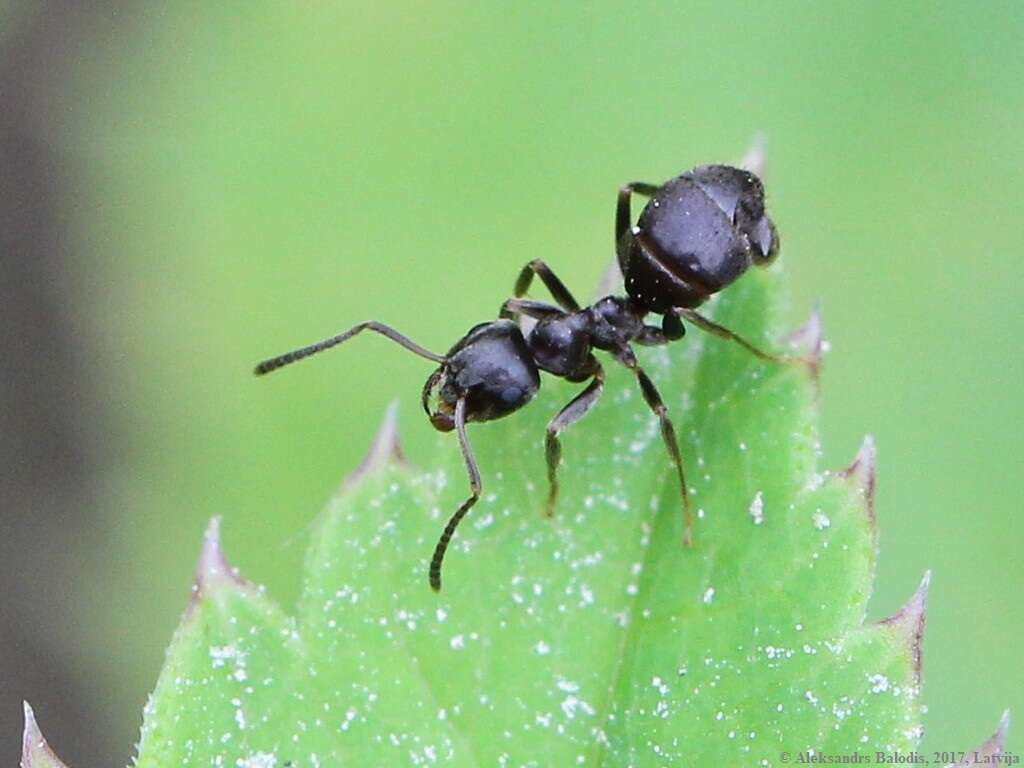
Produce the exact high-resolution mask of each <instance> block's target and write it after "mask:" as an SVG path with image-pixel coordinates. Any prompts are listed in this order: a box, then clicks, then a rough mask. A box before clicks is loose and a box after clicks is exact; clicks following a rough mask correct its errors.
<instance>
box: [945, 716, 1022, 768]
mask: <svg viewBox="0 0 1024 768" xmlns="http://www.w3.org/2000/svg"><path fill="white" fill-rule="evenodd" d="M1009 730H1010V710H1008V709H1007V710H1005V711H1004V712H1003V716H1002V717H1001V718H999V725H998V726H997V727H996V732H995V733H993V734H992V736H991V737H989V740H988V741H986V742H985V743H984V744H982V745H981V746H980V747H978V748H977V749H975V750H973V751H972V752H971V755H970V757H969V758H965V759H964V760H961V761H960V762H959V763H956V764H950V765H948V766H946V768H963V766H968V765H979V764H989V763H991V762H992V761H991V760H987V759H981V760H976V759H975V758H992V757H996V756H997V755H1001V754H1003V750H1004V749H1005V748H1006V733H1007V731H1009Z"/></svg>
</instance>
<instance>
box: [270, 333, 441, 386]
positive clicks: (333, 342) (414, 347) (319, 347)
mask: <svg viewBox="0 0 1024 768" xmlns="http://www.w3.org/2000/svg"><path fill="white" fill-rule="evenodd" d="M366 330H370V331H375V332H376V333H379V334H380V335H381V336H386V337H387V338H389V339H391V340H392V341H393V342H395V343H396V344H399V345H401V346H403V347H405V348H406V349H408V350H409V351H410V352H412V353H413V354H416V355H419V356H420V357H425V358H426V359H427V360H432V361H434V362H435V363H443V362H444V361H445V358H444V357H443V356H441V355H435V354H434V353H433V352H431V351H429V350H427V349H424V348H423V347H421V346H420V345H419V344H417V343H416V342H415V341H413V340H412V339H409V338H407V337H405V336H403V335H402V334H400V333H399V332H398V331H396V330H395V329H394V328H392V327H390V326H387V325H384V324H383V323H378V322H376V321H374V320H370V321H368V322H365V323H359V325H356V326H353V327H352V328H350V329H349V330H347V331H345V332H344V333H341V334H338V335H337V336H332V337H331V338H329V339H324V340H323V341H318V342H317V343H316V344H310V345H309V346H308V347H303V348H302V349H296V350H294V351H293V352H286V353H285V354H283V355H278V356H277V357H272V358H270V359H269V360H264V361H263V362H262V363H260V364H259V365H257V366H256V369H255V371H254V373H255V374H256V375H257V376H263V375H264V374H267V373H270V372H271V371H276V370H277V369H278V368H283V367H284V366H286V365H290V364H291V363H294V362H296V361H298V360H302V359H303V358H306V357H309V356H310V355H315V354H316V353H317V352H323V351H324V350H325V349H330V348H331V347H336V346H338V345H339V344H341V343H343V342H346V341H348V340H349V339H351V338H352V337H353V336H355V335H357V334H359V333H361V332H363V331H366Z"/></svg>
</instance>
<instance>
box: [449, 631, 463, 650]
mask: <svg viewBox="0 0 1024 768" xmlns="http://www.w3.org/2000/svg"><path fill="white" fill-rule="evenodd" d="M448 645H450V646H451V647H452V650H453V651H461V650H462V649H463V648H465V647H466V638H465V637H464V636H463V635H455V636H454V637H453V638H452V639H451V640H449V641H448Z"/></svg>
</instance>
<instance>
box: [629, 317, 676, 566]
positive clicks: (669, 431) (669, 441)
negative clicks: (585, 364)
mask: <svg viewBox="0 0 1024 768" xmlns="http://www.w3.org/2000/svg"><path fill="white" fill-rule="evenodd" d="M654 330H657V329H654ZM615 356H616V358H617V359H618V361H619V362H620V363H622V364H623V365H624V366H626V367H627V368H629V369H630V370H631V371H632V372H633V373H634V374H635V375H636V378H637V382H638V383H639V384H640V391H641V392H642V393H643V396H644V400H645V401H646V402H647V407H648V408H650V409H651V410H652V411H653V412H654V415H655V416H657V417H658V421H659V422H660V424H661V439H662V441H663V442H664V443H665V448H666V450H667V451H668V455H669V458H670V459H671V460H672V464H673V465H674V466H675V470H676V475H677V476H678V478H679V494H680V498H681V500H682V505H683V521H684V523H685V526H686V527H685V529H684V531H683V543H684V544H685V545H686V546H688V547H690V546H693V512H692V511H691V508H690V493H689V491H688V490H687V487H686V473H685V472H684V471H683V456H682V453H681V452H680V451H679V439H678V438H677V437H676V430H675V427H674V426H672V421H671V420H670V419H669V417H668V407H667V406H666V405H665V401H664V400H662V399H661V394H660V393H659V392H658V389H657V387H655V386H654V382H653V381H651V379H650V377H649V376H648V375H647V374H646V373H645V372H644V369H643V368H641V367H640V366H639V364H637V361H636V356H635V355H634V354H633V350H631V349H630V348H629V347H624V348H623V349H621V350H619V351H618V352H617V353H616V355H615Z"/></svg>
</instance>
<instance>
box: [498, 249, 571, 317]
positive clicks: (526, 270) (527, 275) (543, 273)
mask: <svg viewBox="0 0 1024 768" xmlns="http://www.w3.org/2000/svg"><path fill="white" fill-rule="evenodd" d="M534 275H536V276H537V277H539V278H540V279H541V282H543V283H544V285H545V286H546V287H547V289H548V291H550V293H551V295H552V296H553V297H554V299H555V303H556V304H558V306H560V307H561V308H562V309H564V310H565V311H566V312H579V311H580V305H579V303H578V302H577V301H576V299H575V298H574V297H573V295H572V293H571V292H570V291H569V289H568V288H566V287H565V283H563V282H562V281H561V280H559V279H558V276H557V275H556V274H555V273H554V272H552V271H551V267H549V266H548V265H547V264H545V263H544V262H543V261H542V260H540V259H534V260H533V261H531V262H530V263H529V264H527V265H526V266H525V267H523V270H522V272H520V273H519V278H518V279H517V280H516V287H515V291H514V292H513V293H514V294H515V296H516V298H519V297H520V296H523V295H525V294H526V292H527V291H528V290H530V283H532V282H533V278H534Z"/></svg>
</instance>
